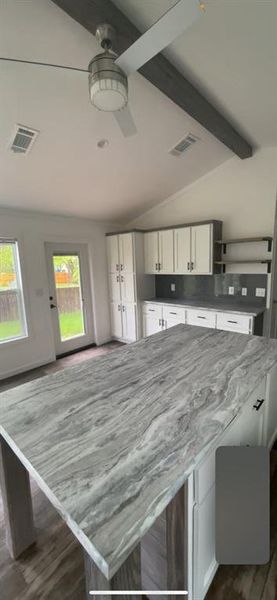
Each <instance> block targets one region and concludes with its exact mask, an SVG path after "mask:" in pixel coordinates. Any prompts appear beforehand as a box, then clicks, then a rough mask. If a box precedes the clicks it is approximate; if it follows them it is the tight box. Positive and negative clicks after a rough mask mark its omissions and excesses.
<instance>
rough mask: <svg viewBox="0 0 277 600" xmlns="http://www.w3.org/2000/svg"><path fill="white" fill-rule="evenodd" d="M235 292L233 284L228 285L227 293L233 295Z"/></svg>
mask: <svg viewBox="0 0 277 600" xmlns="http://www.w3.org/2000/svg"><path fill="white" fill-rule="evenodd" d="M234 293H235V288H234V287H233V286H231V285H230V286H229V288H228V294H230V296H233V295H234Z"/></svg>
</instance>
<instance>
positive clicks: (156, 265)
mask: <svg viewBox="0 0 277 600" xmlns="http://www.w3.org/2000/svg"><path fill="white" fill-rule="evenodd" d="M155 269H156V271H158V270H159V269H158V263H155Z"/></svg>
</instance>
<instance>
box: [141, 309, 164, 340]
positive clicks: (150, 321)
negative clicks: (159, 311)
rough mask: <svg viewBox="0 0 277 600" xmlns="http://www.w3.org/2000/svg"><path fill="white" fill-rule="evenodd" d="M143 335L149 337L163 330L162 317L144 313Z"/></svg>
mask: <svg viewBox="0 0 277 600" xmlns="http://www.w3.org/2000/svg"><path fill="white" fill-rule="evenodd" d="M142 329H143V337H148V336H149V335H153V334H154V333H158V331H162V330H163V325H162V319H159V318H158V317H156V316H154V315H153V316H152V315H145V314H144V315H143V323H142Z"/></svg>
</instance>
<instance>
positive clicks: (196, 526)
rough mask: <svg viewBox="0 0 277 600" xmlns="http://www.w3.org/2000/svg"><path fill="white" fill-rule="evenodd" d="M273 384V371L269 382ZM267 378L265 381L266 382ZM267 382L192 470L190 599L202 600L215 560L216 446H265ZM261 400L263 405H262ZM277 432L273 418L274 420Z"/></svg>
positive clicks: (276, 423)
mask: <svg viewBox="0 0 277 600" xmlns="http://www.w3.org/2000/svg"><path fill="white" fill-rule="evenodd" d="M272 377H273V379H274V381H275V382H276V371H275V373H274V371H273V372H271V373H270V374H269V376H268V378H269V379H272ZM268 378H267V379H268ZM267 390H268V381H266V379H264V380H263V381H262V382H261V383H260V385H259V386H258V388H257V389H256V390H255V391H254V392H253V393H252V394H251V395H250V397H249V398H248V400H247V401H246V405H245V407H243V409H242V410H241V412H240V413H239V414H238V415H237V416H236V417H235V419H233V421H232V422H231V424H230V425H229V426H228V427H227V429H226V430H225V431H224V432H223V434H222V436H221V438H220V439H219V440H218V442H217V445H216V446H215V447H213V448H212V449H211V451H210V452H209V453H208V455H207V456H206V457H205V458H204V459H203V460H202V461H201V463H200V464H199V465H198V466H197V467H196V469H195V471H194V490H195V496H194V507H193V511H192V515H191V520H192V528H193V552H192V555H193V556H192V569H191V571H192V574H193V575H192V590H193V593H192V599H193V600H196V599H197V600H204V598H205V595H206V593H207V591H208V588H209V586H210V584H211V582H212V580H213V577H214V575H215V572H216V570H217V568H218V564H217V562H216V559H215V453H216V448H217V447H219V446H239V445H241V446H246V445H250V446H260V445H267V444H266V443H265V440H264V438H263V421H264V419H265V415H266V410H267V409H266V407H267V402H268V400H269V398H268V394H267ZM262 401H263V402H262ZM274 426H275V431H276V430H277V415H276V420H275V424H274Z"/></svg>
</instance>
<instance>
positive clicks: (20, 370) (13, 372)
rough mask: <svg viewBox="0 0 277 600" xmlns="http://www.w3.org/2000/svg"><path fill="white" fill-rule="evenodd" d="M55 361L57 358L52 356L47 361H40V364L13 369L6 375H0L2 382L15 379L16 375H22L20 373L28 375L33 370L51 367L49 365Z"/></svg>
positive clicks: (6, 372)
mask: <svg viewBox="0 0 277 600" xmlns="http://www.w3.org/2000/svg"><path fill="white" fill-rule="evenodd" d="M54 361H55V357H53V356H51V357H48V358H47V359H45V360H42V361H41V360H40V361H39V362H33V363H29V364H27V365H22V366H21V367H17V368H16V369H11V370H10V371H4V373H1V375H0V381H2V380H3V379H8V378H9V377H13V376H14V375H20V373H25V372H26V373H27V371H32V369H37V368H38V367H43V366H44V365H49V363H51V362H54Z"/></svg>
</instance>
